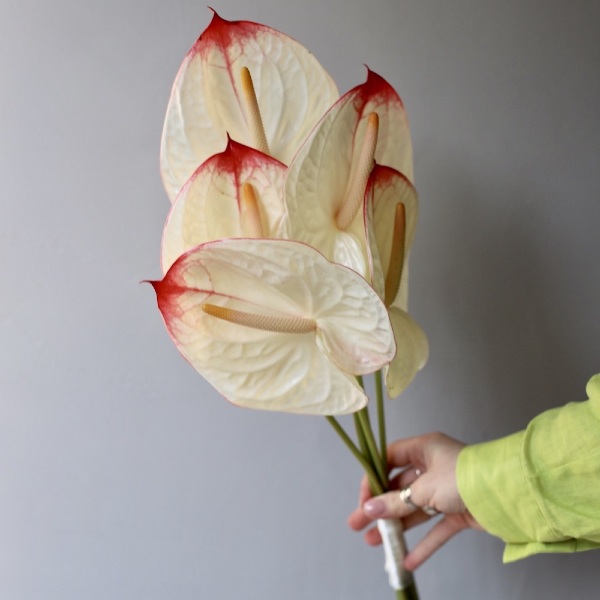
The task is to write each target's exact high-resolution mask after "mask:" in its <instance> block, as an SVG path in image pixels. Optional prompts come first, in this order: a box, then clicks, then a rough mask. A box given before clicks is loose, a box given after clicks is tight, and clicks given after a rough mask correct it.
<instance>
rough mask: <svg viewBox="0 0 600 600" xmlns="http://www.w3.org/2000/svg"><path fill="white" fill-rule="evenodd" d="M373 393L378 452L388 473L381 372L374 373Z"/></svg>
mask: <svg viewBox="0 0 600 600" xmlns="http://www.w3.org/2000/svg"><path fill="white" fill-rule="evenodd" d="M375 392H376V394H377V422H378V424H379V451H380V453H381V463H382V466H383V470H384V471H385V472H386V473H387V472H388V465H387V435H386V432H385V405H384V400H383V383H382V381H381V371H377V372H376V373H375Z"/></svg>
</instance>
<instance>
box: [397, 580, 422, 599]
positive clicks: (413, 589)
mask: <svg viewBox="0 0 600 600" xmlns="http://www.w3.org/2000/svg"><path fill="white" fill-rule="evenodd" d="M396 600H419V592H417V586H416V585H415V584H414V583H412V584H411V585H409V586H408V587H407V588H404V589H403V590H396Z"/></svg>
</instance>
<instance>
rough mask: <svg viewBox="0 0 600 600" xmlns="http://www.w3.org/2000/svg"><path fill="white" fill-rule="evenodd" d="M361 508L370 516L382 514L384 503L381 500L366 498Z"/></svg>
mask: <svg viewBox="0 0 600 600" xmlns="http://www.w3.org/2000/svg"><path fill="white" fill-rule="evenodd" d="M363 510H364V511H365V512H366V513H367V514H368V515H369V516H371V517H377V516H378V515H381V514H383V511H384V510H385V504H384V503H383V502H382V501H381V500H367V502H365V503H364V504H363Z"/></svg>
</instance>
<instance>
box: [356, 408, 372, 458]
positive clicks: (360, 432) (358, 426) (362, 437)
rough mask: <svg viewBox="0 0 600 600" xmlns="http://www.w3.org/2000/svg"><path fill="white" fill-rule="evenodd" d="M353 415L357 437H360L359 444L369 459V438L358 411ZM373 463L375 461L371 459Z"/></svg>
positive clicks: (363, 453)
mask: <svg viewBox="0 0 600 600" xmlns="http://www.w3.org/2000/svg"><path fill="white" fill-rule="evenodd" d="M352 417H353V418H354V428H355V429H356V437H357V438H358V446H359V448H360V451H361V452H362V455H363V456H364V457H365V458H366V459H369V458H370V456H371V453H370V452H369V447H368V446H367V438H366V437H365V432H364V431H363V428H362V425H361V422H360V419H359V418H358V413H354V414H353V415H352ZM371 463H373V461H371Z"/></svg>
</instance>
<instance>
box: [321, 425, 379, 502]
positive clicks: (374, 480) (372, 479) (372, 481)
mask: <svg viewBox="0 0 600 600" xmlns="http://www.w3.org/2000/svg"><path fill="white" fill-rule="evenodd" d="M326 419H327V420H328V421H329V423H330V425H331V426H332V427H333V428H334V430H335V432H336V433H337V434H338V435H339V436H340V438H341V439H342V441H343V442H344V444H346V446H347V447H348V449H349V450H350V452H352V454H354V456H355V458H356V459H357V460H358V462H359V463H360V464H361V465H362V467H363V469H364V470H365V473H366V474H367V478H368V479H369V485H370V486H371V490H372V492H373V493H374V494H376V495H379V494H383V492H384V491H385V490H384V488H383V486H382V485H381V482H380V481H379V477H378V476H377V473H376V472H375V470H374V469H373V467H372V466H371V464H370V463H369V461H368V460H367V459H366V458H365V457H364V456H363V455H362V453H361V451H360V450H359V449H358V448H357V447H356V444H355V443H354V442H353V441H352V440H351V439H350V437H349V436H348V434H347V433H346V432H345V431H344V429H343V428H342V426H341V425H340V424H339V423H338V422H337V420H336V418H335V417H326Z"/></svg>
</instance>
